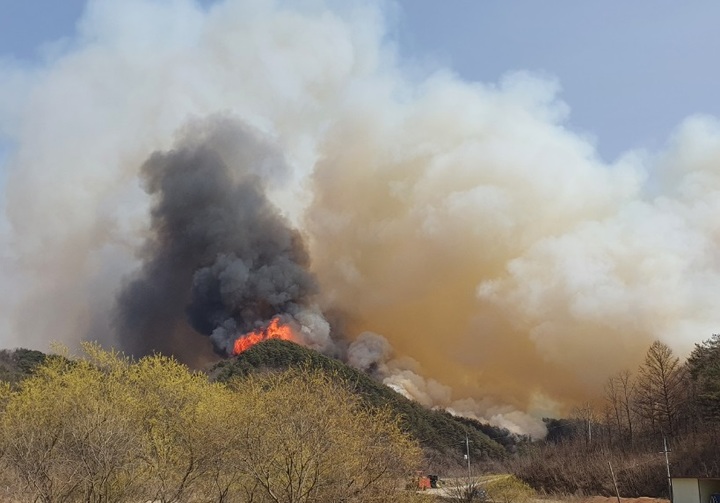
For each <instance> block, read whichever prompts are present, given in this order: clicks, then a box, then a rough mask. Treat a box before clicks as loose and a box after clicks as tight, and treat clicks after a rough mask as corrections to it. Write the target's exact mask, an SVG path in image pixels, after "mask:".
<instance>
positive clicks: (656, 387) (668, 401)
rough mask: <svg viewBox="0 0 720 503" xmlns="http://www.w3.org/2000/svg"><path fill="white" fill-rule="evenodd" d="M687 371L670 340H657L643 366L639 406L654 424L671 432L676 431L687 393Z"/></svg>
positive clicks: (638, 398) (638, 384) (658, 429)
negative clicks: (665, 341)
mask: <svg viewBox="0 0 720 503" xmlns="http://www.w3.org/2000/svg"><path fill="white" fill-rule="evenodd" d="M683 382H684V371H683V367H682V366H681V365H680V360H679V358H677V357H676V356H674V355H673V352H672V349H670V347H669V346H667V345H666V344H664V343H662V342H660V341H655V342H653V343H652V345H651V346H650V349H648V352H647V354H646V355H645V361H644V362H643V364H642V365H641V366H640V370H639V377H638V381H637V400H636V401H635V403H636V409H637V411H638V413H639V414H640V415H641V416H642V417H643V418H645V419H646V420H647V421H648V422H649V423H650V426H651V427H652V428H653V429H654V430H656V431H661V432H663V433H665V434H668V435H673V434H674V433H675V431H676V426H677V425H676V422H677V416H678V412H679V408H680V405H681V403H682V397H683V394H684V393H683V389H682V386H683Z"/></svg>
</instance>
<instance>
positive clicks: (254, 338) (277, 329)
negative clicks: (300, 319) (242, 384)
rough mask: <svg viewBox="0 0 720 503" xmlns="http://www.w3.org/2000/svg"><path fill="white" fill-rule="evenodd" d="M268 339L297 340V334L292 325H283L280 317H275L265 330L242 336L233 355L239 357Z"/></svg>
mask: <svg viewBox="0 0 720 503" xmlns="http://www.w3.org/2000/svg"><path fill="white" fill-rule="evenodd" d="M268 339H282V340H284V341H292V340H295V334H294V332H293V329H292V327H291V326H290V325H287V324H283V323H282V322H281V321H280V318H279V317H277V316H276V317H274V318H273V319H272V320H271V321H270V323H268V325H267V327H265V328H258V329H257V330H253V331H252V332H248V333H246V334H243V335H241V336H240V337H238V338H237V339H236V340H235V345H234V347H233V355H239V354H240V353H242V352H243V351H247V350H248V349H250V348H251V347H253V346H254V345H255V344H258V343H259V342H262V341H265V340H268Z"/></svg>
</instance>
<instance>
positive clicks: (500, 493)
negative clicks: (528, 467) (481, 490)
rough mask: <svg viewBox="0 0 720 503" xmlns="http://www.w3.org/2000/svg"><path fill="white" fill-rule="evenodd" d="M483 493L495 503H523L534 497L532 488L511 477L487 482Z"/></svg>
mask: <svg viewBox="0 0 720 503" xmlns="http://www.w3.org/2000/svg"><path fill="white" fill-rule="evenodd" d="M485 491H486V492H487V495H488V498H489V499H491V500H492V501H494V502H495V503H525V502H526V501H528V500H529V499H530V498H532V497H533V496H534V495H535V491H534V490H533V488H532V487H530V486H529V485H527V484H526V483H525V482H523V481H522V480H520V479H518V478H517V477H515V476H513V475H507V476H503V477H499V478H496V479H494V480H491V481H489V482H488V483H487V484H486V485H485Z"/></svg>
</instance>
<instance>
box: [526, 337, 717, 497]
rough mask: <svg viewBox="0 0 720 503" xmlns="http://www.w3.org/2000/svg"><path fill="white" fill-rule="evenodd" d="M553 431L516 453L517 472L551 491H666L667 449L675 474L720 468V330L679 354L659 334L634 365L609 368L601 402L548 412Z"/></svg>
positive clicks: (649, 493) (652, 493)
mask: <svg viewBox="0 0 720 503" xmlns="http://www.w3.org/2000/svg"><path fill="white" fill-rule="evenodd" d="M545 422H546V426H547V429H548V435H547V437H546V440H545V442H543V443H541V444H538V445H536V446H535V448H534V449H531V450H530V451H529V452H528V454H527V455H526V456H524V457H522V458H519V459H517V460H516V463H515V465H514V467H513V469H514V471H515V472H516V474H517V475H518V476H520V477H521V478H523V479H524V480H526V481H527V482H529V483H530V484H531V485H533V486H534V487H536V488H539V489H542V490H546V491H550V492H555V491H558V492H565V493H575V492H584V493H586V494H605V495H611V494H613V493H614V488H613V483H612V477H611V473H610V466H611V465H613V466H614V469H615V471H616V472H617V473H616V475H617V477H618V479H619V489H620V491H621V495H623V496H667V495H668V494H669V487H668V481H667V471H666V464H665V457H664V451H665V448H666V447H667V450H668V451H669V452H668V458H669V460H670V469H671V474H672V475H674V476H695V477H717V476H720V458H718V456H717V447H716V446H717V445H718V440H720V335H713V336H712V337H711V338H710V339H709V340H707V341H704V342H703V343H701V344H696V345H695V348H694V350H693V351H692V353H691V355H690V357H689V358H688V359H687V360H686V361H685V362H681V361H680V359H679V358H678V357H677V356H675V355H674V354H673V352H672V350H671V349H670V348H669V347H668V346H667V345H666V344H663V343H662V342H660V341H655V342H654V343H653V344H652V345H651V346H650V348H649V349H648V351H647V353H646V355H645V359H644V361H643V363H642V364H641V365H640V366H639V368H638V369H637V370H636V371H635V372H631V371H630V370H625V371H622V372H620V373H618V374H617V375H613V376H610V377H609V378H608V380H607V382H606V385H605V397H604V401H603V403H602V404H600V405H594V404H591V403H585V404H583V405H581V406H579V407H577V408H576V409H575V410H574V411H573V414H572V416H571V417H570V418H567V419H546V420H545Z"/></svg>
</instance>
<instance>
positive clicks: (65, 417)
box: [0, 345, 421, 503]
mask: <svg viewBox="0 0 720 503" xmlns="http://www.w3.org/2000/svg"><path fill="white" fill-rule="evenodd" d="M35 356H37V355H35ZM43 360H44V361H42V362H34V364H37V367H36V368H35V369H34V370H33V371H32V375H31V376H30V377H28V378H26V379H24V380H22V381H21V382H20V383H19V384H13V383H10V382H4V383H0V487H1V488H2V495H3V496H2V497H3V499H5V500H7V501H40V502H43V503H55V502H80V501H82V502H87V503H113V502H118V503H122V502H130V501H132V502H137V501H157V502H162V503H174V502H179V501H183V502H194V501H203V502H211V501H216V502H223V503H224V502H228V503H230V502H257V503H264V502H281V501H282V502H287V503H292V502H321V501H322V502H324V501H347V502H358V503H361V502H374V501H378V502H379V501H388V500H393V501H403V500H407V501H410V500H412V499H413V498H414V495H413V494H412V493H409V492H402V491H401V492H398V488H399V486H403V485H404V483H405V481H406V477H407V475H408V474H412V473H414V470H415V469H416V468H417V466H418V464H419V462H420V456H421V452H420V449H419V447H418V445H417V443H416V442H415V441H414V440H413V439H411V437H409V436H408V435H407V434H405V433H404V432H403V431H402V430H401V428H400V427H399V425H398V421H397V419H396V417H395V416H394V415H393V414H392V413H390V412H389V411H388V410H387V409H381V408H374V407H368V406H367V405H366V404H365V403H363V402H362V401H361V400H359V398H358V397H357V395H356V394H354V393H352V392H351V391H350V390H348V389H347V387H346V386H344V385H342V384H341V382H340V381H338V380H336V379H333V378H332V376H328V375H327V374H325V373H321V372H317V371H312V370H309V369H302V370H297V369H296V370H288V371H284V372H265V373H256V374H252V375H245V376H243V377H237V378H233V379H230V380H228V381H227V382H225V383H220V382H211V381H210V380H209V379H208V378H207V376H206V375H204V374H198V373H192V372H190V371H189V370H188V369H187V368H186V367H184V366H182V365H180V364H179V363H177V362H176V361H174V360H172V359H170V358H166V357H163V356H152V357H147V358H143V359H141V360H138V361H133V360H131V359H128V358H125V357H123V356H121V355H119V354H117V353H112V352H106V351H103V350H101V349H100V348H98V347H97V346H93V345H86V346H85V355H84V357H82V358H80V359H72V360H71V359H68V358H63V357H48V358H46V359H43ZM389 495H391V496H389Z"/></svg>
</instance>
